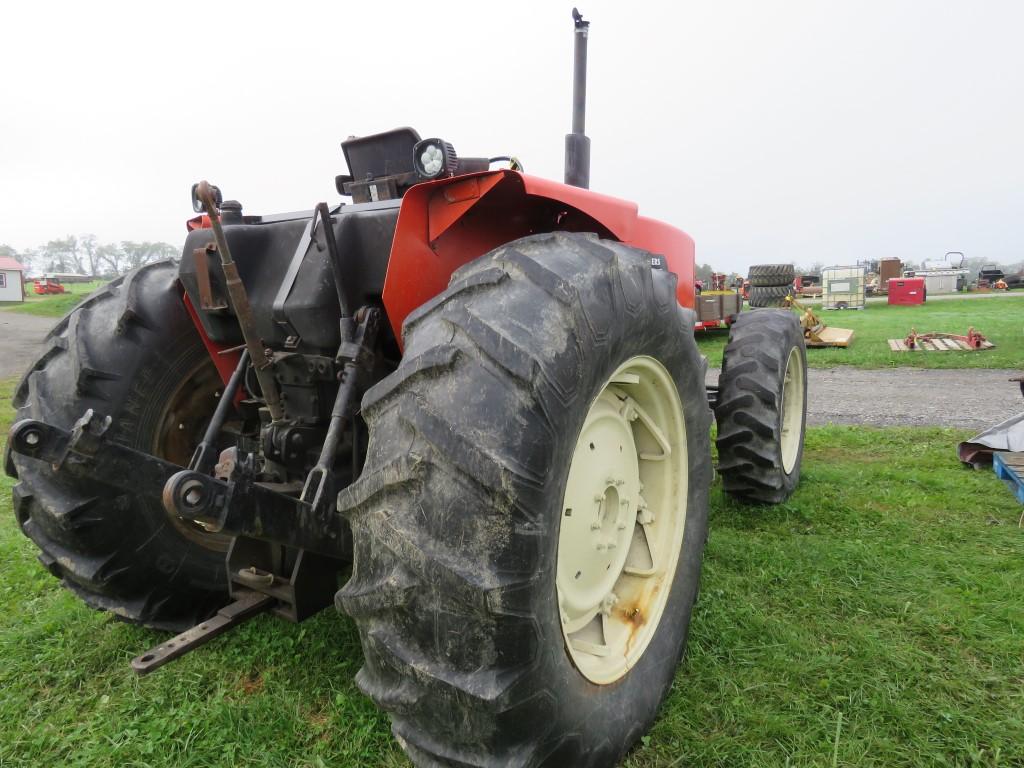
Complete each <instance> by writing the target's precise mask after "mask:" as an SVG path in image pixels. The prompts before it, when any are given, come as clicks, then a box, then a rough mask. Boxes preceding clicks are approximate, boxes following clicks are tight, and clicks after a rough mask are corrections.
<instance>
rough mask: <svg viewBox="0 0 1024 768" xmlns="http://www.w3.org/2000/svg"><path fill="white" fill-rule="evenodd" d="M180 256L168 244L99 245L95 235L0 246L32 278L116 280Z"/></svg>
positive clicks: (131, 243) (144, 242) (176, 250)
mask: <svg viewBox="0 0 1024 768" xmlns="http://www.w3.org/2000/svg"><path fill="white" fill-rule="evenodd" d="M180 255H181V254H180V249H179V248H178V247H177V246H174V245H171V244H170V243H163V242H149V241H143V242H135V241H133V240H122V241H121V242H119V243H101V242H99V241H98V240H97V239H96V236H95V235H77V236H76V235H68V236H67V237H61V238H57V239H56V240H50V241H49V242H48V243H46V244H45V245H40V246H38V247H36V248H29V249H27V250H24V251H18V250H16V249H14V248H12V247H11V246H9V245H3V244H0V256H8V257H10V258H13V259H16V260H17V261H19V262H21V263H22V264H24V265H25V268H26V270H28V273H29V274H32V275H39V274H43V273H49V272H59V273H75V274H79V275H89V276H90V277H115V276H117V275H123V274H124V273H125V272H130V271H131V270H133V269H135V268H136V267H141V266H142V265H143V264H149V263H150V262H153V261H159V260H160V259H167V258H176V257H178V256H180Z"/></svg>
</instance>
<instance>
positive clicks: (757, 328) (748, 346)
mask: <svg viewBox="0 0 1024 768" xmlns="http://www.w3.org/2000/svg"><path fill="white" fill-rule="evenodd" d="M715 418H716V420H717V422H718V436H717V440H716V444H717V446H718V472H719V474H721V476H722V485H723V487H724V489H725V492H726V493H728V494H729V495H730V496H732V497H734V498H736V499H739V500H740V501H744V502H749V503H760V504H780V503H782V502H784V501H785V500H786V499H788V498H789V497H790V496H791V495H792V493H793V491H794V490H796V486H797V483H799V481H800V464H801V461H802V459H803V450H804V448H803V446H804V423H805V421H806V419H807V351H806V349H805V346H804V336H803V332H802V331H801V328H800V323H799V322H798V321H797V318H796V315H794V314H793V313H792V312H790V311H788V310H779V309H758V310H755V311H752V312H744V313H742V314H741V315H740V316H739V317H738V318H737V320H736V322H735V323H734V324H733V326H732V328H731V329H730V330H729V343H728V345H727V346H726V348H725V356H724V358H723V360H722V374H721V376H720V377H719V379H718V400H717V404H716V406H715Z"/></svg>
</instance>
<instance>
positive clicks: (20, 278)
mask: <svg viewBox="0 0 1024 768" xmlns="http://www.w3.org/2000/svg"><path fill="white" fill-rule="evenodd" d="M24 300H25V267H23V266H22V265H21V264H19V263H18V262H16V261H15V260H14V259H11V258H8V257H6V256H2V257H0V301H24Z"/></svg>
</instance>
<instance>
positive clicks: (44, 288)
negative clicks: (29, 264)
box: [32, 277, 64, 296]
mask: <svg viewBox="0 0 1024 768" xmlns="http://www.w3.org/2000/svg"><path fill="white" fill-rule="evenodd" d="M32 293H35V294H37V295H39V296H49V295H52V294H55V293H64V286H63V285H61V282H60V280H58V279H57V278H56V277H37V278H36V279H35V280H33V281H32Z"/></svg>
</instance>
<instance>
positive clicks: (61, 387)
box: [6, 261, 227, 632]
mask: <svg viewBox="0 0 1024 768" xmlns="http://www.w3.org/2000/svg"><path fill="white" fill-rule="evenodd" d="M46 344H47V348H46V350H45V351H44V352H43V354H42V355H41V356H40V357H39V359H38V360H36V362H35V364H34V365H33V366H32V368H31V369H29V371H28V373H26V374H25V376H24V378H23V379H22V380H21V383H20V384H19V385H18V388H17V390H16V392H15V395H14V406H15V408H16V409H17V416H16V418H17V419H38V420H40V421H43V422H46V423H47V424H51V425H53V426H56V427H60V428H62V429H65V430H70V429H71V427H72V426H73V425H74V423H75V421H76V420H77V419H78V418H79V417H81V416H82V414H83V413H84V412H85V411H86V410H87V409H89V408H91V409H93V410H94V411H96V412H97V413H101V414H104V415H109V416H111V417H113V421H112V423H111V427H110V429H109V431H108V433H107V435H108V437H109V438H110V439H112V440H113V441H114V442H118V443H121V444H122V445H126V446H128V447H131V448H135V449H138V450H141V451H145V452H147V453H153V454H162V455H163V458H166V459H168V460H171V461H174V462H176V463H179V464H180V463H187V462H188V460H189V457H190V453H191V450H192V449H193V448H194V446H195V444H196V442H197V440H196V439H195V438H196V437H197V436H198V435H201V434H202V432H201V430H202V428H203V426H204V425H205V421H206V419H207V418H208V417H209V414H210V413H212V411H213V409H214V407H215V406H216V399H215V398H216V394H217V392H218V390H219V389H221V384H220V379H219V378H218V377H217V373H216V369H215V368H214V367H213V364H212V362H211V361H210V358H209V355H208V354H207V352H206V350H205V348H204V347H203V344H202V342H201V340H200V338H199V335H198V334H197V333H196V330H195V327H194V326H193V325H192V322H191V320H190V318H189V316H188V313H187V312H186V310H185V306H184V304H183V303H182V293H181V288H180V286H179V285H178V281H177V266H176V264H175V263H174V262H171V261H164V262H158V263H155V264H150V265H147V266H144V267H141V268H140V269H138V270H136V271H134V272H131V273H129V274H128V275H126V276H124V277H121V278H118V279H117V280H114V281H113V282H111V283H109V284H108V285H106V286H104V287H103V288H101V289H99V290H98V291H96V292H95V293H93V294H92V295H91V296H89V297H88V298H87V299H85V300H84V301H83V302H82V303H81V304H80V305H78V306H77V307H76V308H75V309H73V310H72V311H71V312H70V313H69V314H68V315H66V316H65V317H64V318H63V319H62V320H61V321H60V322H59V323H57V325H56V326H55V327H54V328H53V330H51V331H50V333H49V334H48V335H47V338H46ZM6 469H7V473H8V474H10V475H13V476H15V477H17V478H18V481H19V482H18V484H17V485H15V487H14V511H15V515H16V517H17V520H18V523H19V525H20V526H21V530H22V531H23V532H24V533H25V535H26V536H28V537H29V538H30V539H31V540H32V541H33V542H34V543H35V545H36V546H37V547H38V548H39V550H40V552H39V560H40V561H41V562H42V563H43V565H44V566H46V568H47V569H48V570H49V571H50V572H51V573H52V574H53V575H54V576H56V577H57V578H59V579H61V581H62V582H63V584H64V586H66V587H67V588H68V589H70V590H71V591H73V592H74V593H76V594H77V595H78V596H79V597H81V598H82V599H83V600H84V601H85V602H86V603H87V604H88V605H90V606H92V607H93V608H97V609H101V610H106V611H110V612H112V613H113V614H115V615H117V616H118V617H119V618H122V619H124V620H127V621H130V622H133V623H138V624H145V625H147V626H151V627H155V628H159V629H166V630H170V631H174V632H179V631H182V630H184V629H187V628H188V627H191V626H193V625H194V624H197V623H199V622H200V621H202V620H203V619H205V618H207V617H208V616H209V615H211V614H212V613H213V612H214V611H216V610H217V608H219V607H220V606H222V605H223V604H224V603H225V602H226V600H227V579H226V575H225V571H224V549H225V546H226V542H224V541H223V540H221V538H219V537H213V536H210V535H209V534H204V533H201V532H200V531H198V529H192V528H188V527H186V526H185V524H184V523H179V522H178V521H176V520H171V519H170V516H169V515H168V514H167V512H165V510H164V509H163V505H162V504H161V503H160V499H159V497H158V496H156V497H151V496H144V495H135V494H131V493H126V492H123V491H114V490H112V489H111V488H109V487H106V486H103V485H100V484H99V483H96V482H93V481H90V480H88V479H85V478H81V477H77V476H73V475H71V474H68V473H66V472H55V471H54V470H53V467H52V466H51V465H50V464H49V463H47V462H44V461H39V460H36V459H30V458H26V457H23V456H20V455H18V454H8V456H7V461H6Z"/></svg>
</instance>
